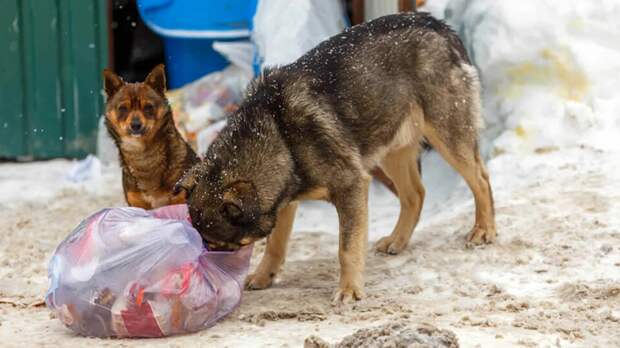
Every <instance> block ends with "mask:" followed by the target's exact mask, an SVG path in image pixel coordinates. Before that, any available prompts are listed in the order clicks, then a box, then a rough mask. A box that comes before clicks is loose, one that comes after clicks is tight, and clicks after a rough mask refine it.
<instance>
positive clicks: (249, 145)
mask: <svg viewBox="0 0 620 348" xmlns="http://www.w3.org/2000/svg"><path fill="white" fill-rule="evenodd" d="M479 94H480V85H479V81H478V75H477V73H476V70H475V69H474V67H472V65H471V63H470V61H469V59H468V57H467V54H466V52H465V50H464V48H463V45H462V43H461V41H460V40H459V38H458V37H457V36H456V34H455V33H454V32H453V31H452V30H450V28H449V27H448V26H446V25H445V24H444V23H442V22H441V21H438V20H436V19H435V18H433V17H432V16H430V15H429V14H426V13H407V14H398V15H390V16H386V17H382V18H379V19H377V20H374V21H371V22H368V23H365V24H362V25H358V26H355V27H353V28H351V29H349V30H346V31H345V32H343V33H341V34H338V35H336V36H334V37H332V38H330V39H329V40H327V41H325V42H323V43H321V44H320V45H318V46H317V47H316V48H314V49H313V50H311V51H310V52H308V53H307V54H305V55H304V56H303V57H301V58H300V59H299V60H297V61H296V62H294V63H292V64H290V65H287V66H283V67H280V68H276V69H272V70H268V71H266V72H265V73H264V74H263V75H262V76H261V77H260V78H259V79H257V80H256V81H255V82H254V83H253V84H252V86H251V87H250V88H249V90H248V94H247V97H246V98H245V100H244V102H243V103H242V105H241V107H240V108H239V110H238V111H236V112H235V113H234V114H233V115H232V116H231V117H230V119H229V123H228V125H227V126H226V128H224V130H223V131H222V133H221V135H220V136H219V137H218V138H217V140H216V141H215V142H214V143H213V144H212V145H211V147H210V148H209V150H208V153H207V155H206V158H205V160H204V162H203V163H201V164H199V165H197V166H195V167H194V168H193V169H192V170H191V171H190V172H189V173H187V175H186V176H185V178H184V179H183V180H182V181H181V182H180V183H179V188H184V189H185V190H186V191H187V192H188V203H189V207H190V214H191V217H192V222H193V224H194V226H195V227H196V228H197V229H198V230H199V231H200V233H201V234H202V236H203V238H204V239H205V240H206V241H208V242H209V243H210V244H211V245H215V246H218V245H219V246H228V247H237V246H239V245H245V244H248V243H251V242H253V241H254V240H256V239H259V238H262V237H265V236H269V238H268V242H267V248H266V252H265V255H264V257H263V260H262V261H261V263H260V265H259V266H258V268H257V270H256V272H255V273H254V274H253V275H251V276H250V277H248V280H247V285H248V287H249V288H264V287H267V286H269V285H270V284H271V282H272V280H273V278H274V277H275V275H276V274H277V272H278V271H279V268H280V266H281V264H282V262H283V261H284V255H285V252H286V244H287V241H288V239H289V235H290V230H291V227H292V223H293V218H294V215H295V210H296V207H297V201H299V200H303V199H324V200H327V201H329V202H331V203H333V204H334V205H335V207H336V209H337V212H338V216H339V221H340V249H339V250H340V251H339V257H340V265H341V279H340V287H339V291H338V293H337V296H336V300H338V301H346V300H349V299H351V298H354V299H359V298H361V297H362V294H363V278H362V273H363V269H364V258H365V253H366V249H367V245H366V243H367V241H366V240H367V228H368V217H367V215H368V211H367V209H368V208H367V205H368V184H369V181H370V176H369V174H368V173H369V171H370V170H371V169H372V168H373V167H375V166H377V165H380V166H381V168H383V170H384V171H385V172H386V173H387V175H388V176H389V177H390V178H391V179H392V181H394V184H395V186H396V189H397V191H398V195H399V198H400V201H401V213H400V216H399V219H398V222H397V224H396V227H395V228H394V231H393V232H392V234H391V235H390V236H387V237H385V238H383V239H381V240H380V241H379V242H378V244H377V249H378V250H379V251H382V252H387V253H391V254H395V253H398V252H400V251H402V250H403V249H404V248H405V247H406V245H407V243H408V241H409V238H410V237H411V233H412V232H413V229H414V227H415V225H416V224H417V221H418V218H419V214H420V210H421V208H422V202H423V199H424V188H423V186H422V184H421V181H420V176H419V171H418V166H417V163H416V160H417V158H418V154H419V150H420V147H421V144H423V143H428V144H429V145H430V146H432V147H433V148H434V149H435V150H436V151H438V152H439V153H440V154H441V155H442V156H443V157H444V158H445V159H446V160H447V161H448V162H449V163H450V164H451V165H452V166H453V167H454V168H455V169H456V170H457V171H458V172H459V173H460V174H461V175H462V176H463V177H464V179H465V180H466V181H467V183H468V185H469V187H470V188H471V190H472V192H473V193H474V197H475V203H476V223H475V225H474V228H473V229H472V231H471V233H470V234H469V237H468V243H473V244H479V243H484V242H487V243H489V242H492V241H493V240H494V238H495V222H494V212H493V199H492V194H491V187H490V184H489V180H488V176H487V173H486V169H485V167H484V164H483V162H482V161H481V159H480V156H479V153H478V140H477V138H478V130H479V128H480V127H481V126H482V118H481V116H480V99H479V98H480V96H479Z"/></svg>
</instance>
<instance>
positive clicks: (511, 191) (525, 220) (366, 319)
mask: <svg viewBox="0 0 620 348" xmlns="http://www.w3.org/2000/svg"><path fill="white" fill-rule="evenodd" d="M442 3H445V4H447V6H448V7H447V8H446V9H445V10H443V7H442V6H441V5H440V4H442ZM431 5H432V6H434V7H431ZM552 5H553V7H552ZM429 7H430V10H432V12H433V13H435V14H445V15H446V17H447V19H448V21H449V22H450V23H452V24H453V25H454V26H455V28H456V29H457V30H458V31H459V33H460V34H461V35H462V37H464V38H465V40H466V45H467V46H468V49H469V50H470V52H471V53H472V57H473V59H474V61H475V62H476V64H477V65H478V67H479V68H480V70H481V77H482V81H483V85H484V88H485V92H484V101H485V102H484V105H485V112H486V118H487V120H488V124H489V128H488V130H487V132H486V133H485V134H484V139H485V150H486V151H485V152H487V153H488V154H489V161H488V163H487V166H488V169H489V172H490V176H491V181H492V186H493V190H494V193H495V202H496V213H497V226H498V233H499V236H498V241H497V243H496V244H493V245H489V246H485V247H479V248H476V249H473V250H471V249H466V248H465V247H464V242H465V235H466V234H467V232H468V231H469V228H470V227H471V224H472V223H473V209H474V207H473V201H472V199H471V195H470V193H469V191H468V190H467V188H466V186H465V185H464V183H463V181H462V180H461V179H460V178H459V177H458V176H456V175H455V174H454V173H453V171H451V169H449V167H447V166H446V165H445V164H444V163H443V162H442V161H441V160H440V159H439V158H438V156H437V155H436V154H434V153H430V154H428V155H425V156H426V157H425V158H424V161H423V176H424V182H425V185H426V188H427V193H428V198H427V201H426V202H425V206H424V211H423V216H422V221H421V223H420V225H419V226H418V228H417V229H416V231H415V233H414V235H413V238H412V241H411V244H410V246H409V248H407V249H406V250H405V251H404V252H403V253H402V254H401V255H398V256H384V255H377V254H375V253H374V252H372V250H371V251H369V254H368V260H367V271H366V282H367V285H366V292H367V297H366V298H365V299H364V300H363V301H361V302H358V303H355V304H353V305H349V306H346V307H333V306H332V305H331V304H330V300H331V294H332V291H333V290H334V288H335V286H336V285H337V279H338V277H337V275H338V269H339V267H338V261H337V249H336V248H337V223H336V215H335V211H334V209H333V208H332V207H330V206H328V205H326V204H323V203H316V202H311V203H305V204H303V206H302V208H301V209H300V210H299V213H298V219H297V221H296V223H295V231H296V233H294V234H293V240H292V243H291V248H290V253H289V256H288V259H287V263H286V264H285V266H284V270H283V272H282V274H281V276H280V277H279V280H278V281H277V283H276V284H275V286H274V287H273V288H271V289H267V290H263V291H252V292H245V294H244V299H243V302H242V305H241V307H240V308H239V309H238V310H237V311H236V312H234V313H233V314H232V315H230V316H229V317H228V318H226V319H224V320H223V321H222V322H220V323H218V324H217V325H216V326H215V327H213V328H210V329H207V330H204V331H202V332H199V333H196V334H192V335H185V336H179V337H173V338H166V339H157V340H100V339H88V338H82V337H78V336H76V335H74V334H72V333H71V332H69V331H68V330H66V329H65V328H64V327H62V325H61V324H60V322H59V321H58V320H57V319H52V318H50V316H49V312H48V311H47V309H45V308H44V307H40V306H37V303H38V302H39V301H40V300H41V299H42V297H43V294H44V292H45V289H46V286H47V277H46V264H47V261H48V260H49V257H50V255H51V253H52V252H53V249H54V247H55V246H56V245H57V244H58V243H59V242H60V241H61V240H62V239H63V238H64V236H66V234H68V233H69V232H70V230H71V229H72V228H73V227H74V226H76V225H77V224H78V223H79V221H80V220H81V219H82V218H83V217H85V216H87V215H88V214H90V213H92V212H93V211H95V210H98V209H100V208H102V207H105V206H118V205H123V204H124V203H123V197H122V189H121V185H120V174H119V170H118V168H114V167H104V168H103V172H102V174H101V175H94V176H93V177H92V178H91V179H89V180H86V181H84V182H81V183H74V182H71V181H68V180H66V177H67V173H68V172H69V171H70V169H71V168H73V166H74V165H75V164H74V163H71V162H69V161H63V160H56V161H50V162H39V163H28V164H13V163H8V164H6V163H5V164H0V192H2V195H1V196H0V228H1V230H2V232H3V233H2V234H1V235H0V341H1V342H3V343H2V345H3V346H7V347H13V346H14V347H24V346H28V347H30V346H52V345H53V346H57V345H59V344H60V345H62V346H67V347H78V346H84V345H89V346H138V345H140V346H154V347H155V346H157V347H165V346H185V345H192V346H195V345H198V346H218V347H219V346H222V347H224V346H228V347H238V346H289V347H299V346H301V345H302V344H303V341H304V339H305V338H306V337H308V336H310V335H314V336H319V337H321V338H323V339H324V340H326V341H328V342H332V343H333V342H338V341H340V340H341V339H342V337H344V336H346V335H349V334H351V333H352V332H354V331H355V330H357V329H360V328H367V327H374V326H377V325H381V324H383V323H387V322H391V321H403V320H405V321H407V322H410V323H411V324H412V325H418V324H421V323H429V324H432V325H435V326H437V327H439V328H442V329H447V330H451V331H453V332H454V333H455V334H456V336H457V337H458V339H459V341H460V344H461V345H462V346H464V347H476V346H480V347H489V346H525V347H535V346H542V347H550V346H554V347H555V346H562V347H571V346H572V347H584V346H585V347H593V346H600V347H611V346H620V216H619V215H618V214H617V211H619V210H620V151H619V150H617V146H616V145H617V144H618V141H620V140H619V139H620V137H619V135H620V123H619V122H620V121H619V120H620V117H619V116H620V115H619V113H620V102H619V101H620V93H619V92H618V91H617V90H616V89H615V88H614V87H615V86H617V85H618V84H617V82H620V81H618V79H620V74H618V72H619V71H620V59H618V58H619V57H620V39H618V35H620V28H619V27H618V25H620V24H618V23H620V22H618V21H617V18H618V16H619V15H620V4H618V3H617V2H616V1H610V0H601V1H598V2H587V1H577V0H567V1H563V2H561V3H558V2H557V1H552V0H540V1H537V2H535V4H534V2H516V1H510V2H508V1H501V2H500V1H492V0H480V1H477V0H467V1H466V0H462V1H461V0H451V1H443V0H442V1H437V0H436V1H433V0H429ZM370 214H371V215H370V239H371V241H374V240H376V239H377V238H379V237H381V236H384V235H386V234H388V233H389V232H390V231H391V228H392V227H393V225H394V224H395V221H396V217H397V215H398V201H397V200H396V199H395V197H393V196H392V195H391V194H390V193H389V192H387V191H385V190H384V189H383V188H381V187H380V186H373V188H372V191H371V198H370ZM371 245H372V243H371ZM263 249H264V243H257V245H256V247H255V252H254V257H253V260H252V263H253V265H256V263H257V262H258V260H259V258H260V256H261V254H262V250H263Z"/></svg>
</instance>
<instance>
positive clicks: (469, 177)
mask: <svg viewBox="0 0 620 348" xmlns="http://www.w3.org/2000/svg"><path fill="white" fill-rule="evenodd" d="M464 133H467V134H464ZM476 133H477V132H476V131H475V130H474V129H473V128H472V129H470V131H466V132H460V133H459V134H450V133H449V132H438V131H437V130H436V129H435V128H434V127H433V126H432V125H429V123H428V122H427V126H426V130H425V132H424V135H425V136H426V138H427V139H428V141H429V142H430V144H431V145H432V146H433V148H434V149H435V150H436V151H437V152H439V153H440V154H441V156H442V157H443V158H444V159H445V160H446V161H447V162H448V163H449V164H450V165H451V166H452V167H453V168H454V169H455V170H456V171H457V172H458V173H459V174H460V175H461V176H462V177H463V178H464V179H465V181H466V182H467V185H468V186H469V188H470V189H471V191H472V193H473V195H474V201H475V204H476V222H475V224H474V227H473V228H472V230H471V232H470V233H469V236H468V237H467V246H472V245H477V244H484V243H492V242H494V241H495V237H496V230H495V212H494V207H493V193H492V191H491V184H490V183H489V175H488V174H487V170H486V168H485V166H484V163H483V162H482V160H481V159H480V153H479V150H478V141H477V139H476V138H477V134H476Z"/></svg>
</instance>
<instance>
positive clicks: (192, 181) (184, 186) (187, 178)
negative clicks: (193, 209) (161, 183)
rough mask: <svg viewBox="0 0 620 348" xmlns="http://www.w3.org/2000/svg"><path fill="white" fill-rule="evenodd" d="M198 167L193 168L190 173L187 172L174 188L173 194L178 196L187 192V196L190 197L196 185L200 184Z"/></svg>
mask: <svg viewBox="0 0 620 348" xmlns="http://www.w3.org/2000/svg"><path fill="white" fill-rule="evenodd" d="M197 167H198V166H195V167H193V168H192V169H190V170H189V171H187V172H186V173H185V174H184V175H183V176H182V177H181V179H179V181H177V183H176V184H174V187H173V188H172V194H173V195H175V196H176V195H178V194H179V193H181V191H185V193H186V196H187V195H189V194H190V193H191V192H192V191H193V190H194V187H195V186H196V184H197V183H198V171H199V170H198V169H197Z"/></svg>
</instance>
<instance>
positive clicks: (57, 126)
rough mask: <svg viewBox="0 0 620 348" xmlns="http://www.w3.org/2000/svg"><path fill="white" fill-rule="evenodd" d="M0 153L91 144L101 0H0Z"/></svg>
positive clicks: (102, 59) (55, 152) (101, 40)
mask: <svg viewBox="0 0 620 348" xmlns="http://www.w3.org/2000/svg"><path fill="white" fill-rule="evenodd" d="M0 5H1V6H2V8H1V9H0V52H2V53H0V83H1V84H0V91H1V93H0V158H2V157H3V158H7V157H8V158H33V159H43V158H53V157H81V156H84V155H85V154H87V153H92V152H94V151H95V143H96V132H97V120H98V118H99V116H100V115H101V114H102V110H103V96H102V94H101V86H102V81H101V70H102V69H103V68H104V67H105V66H107V55H108V38H107V30H108V28H107V23H108V21H107V1H106V0H0Z"/></svg>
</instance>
